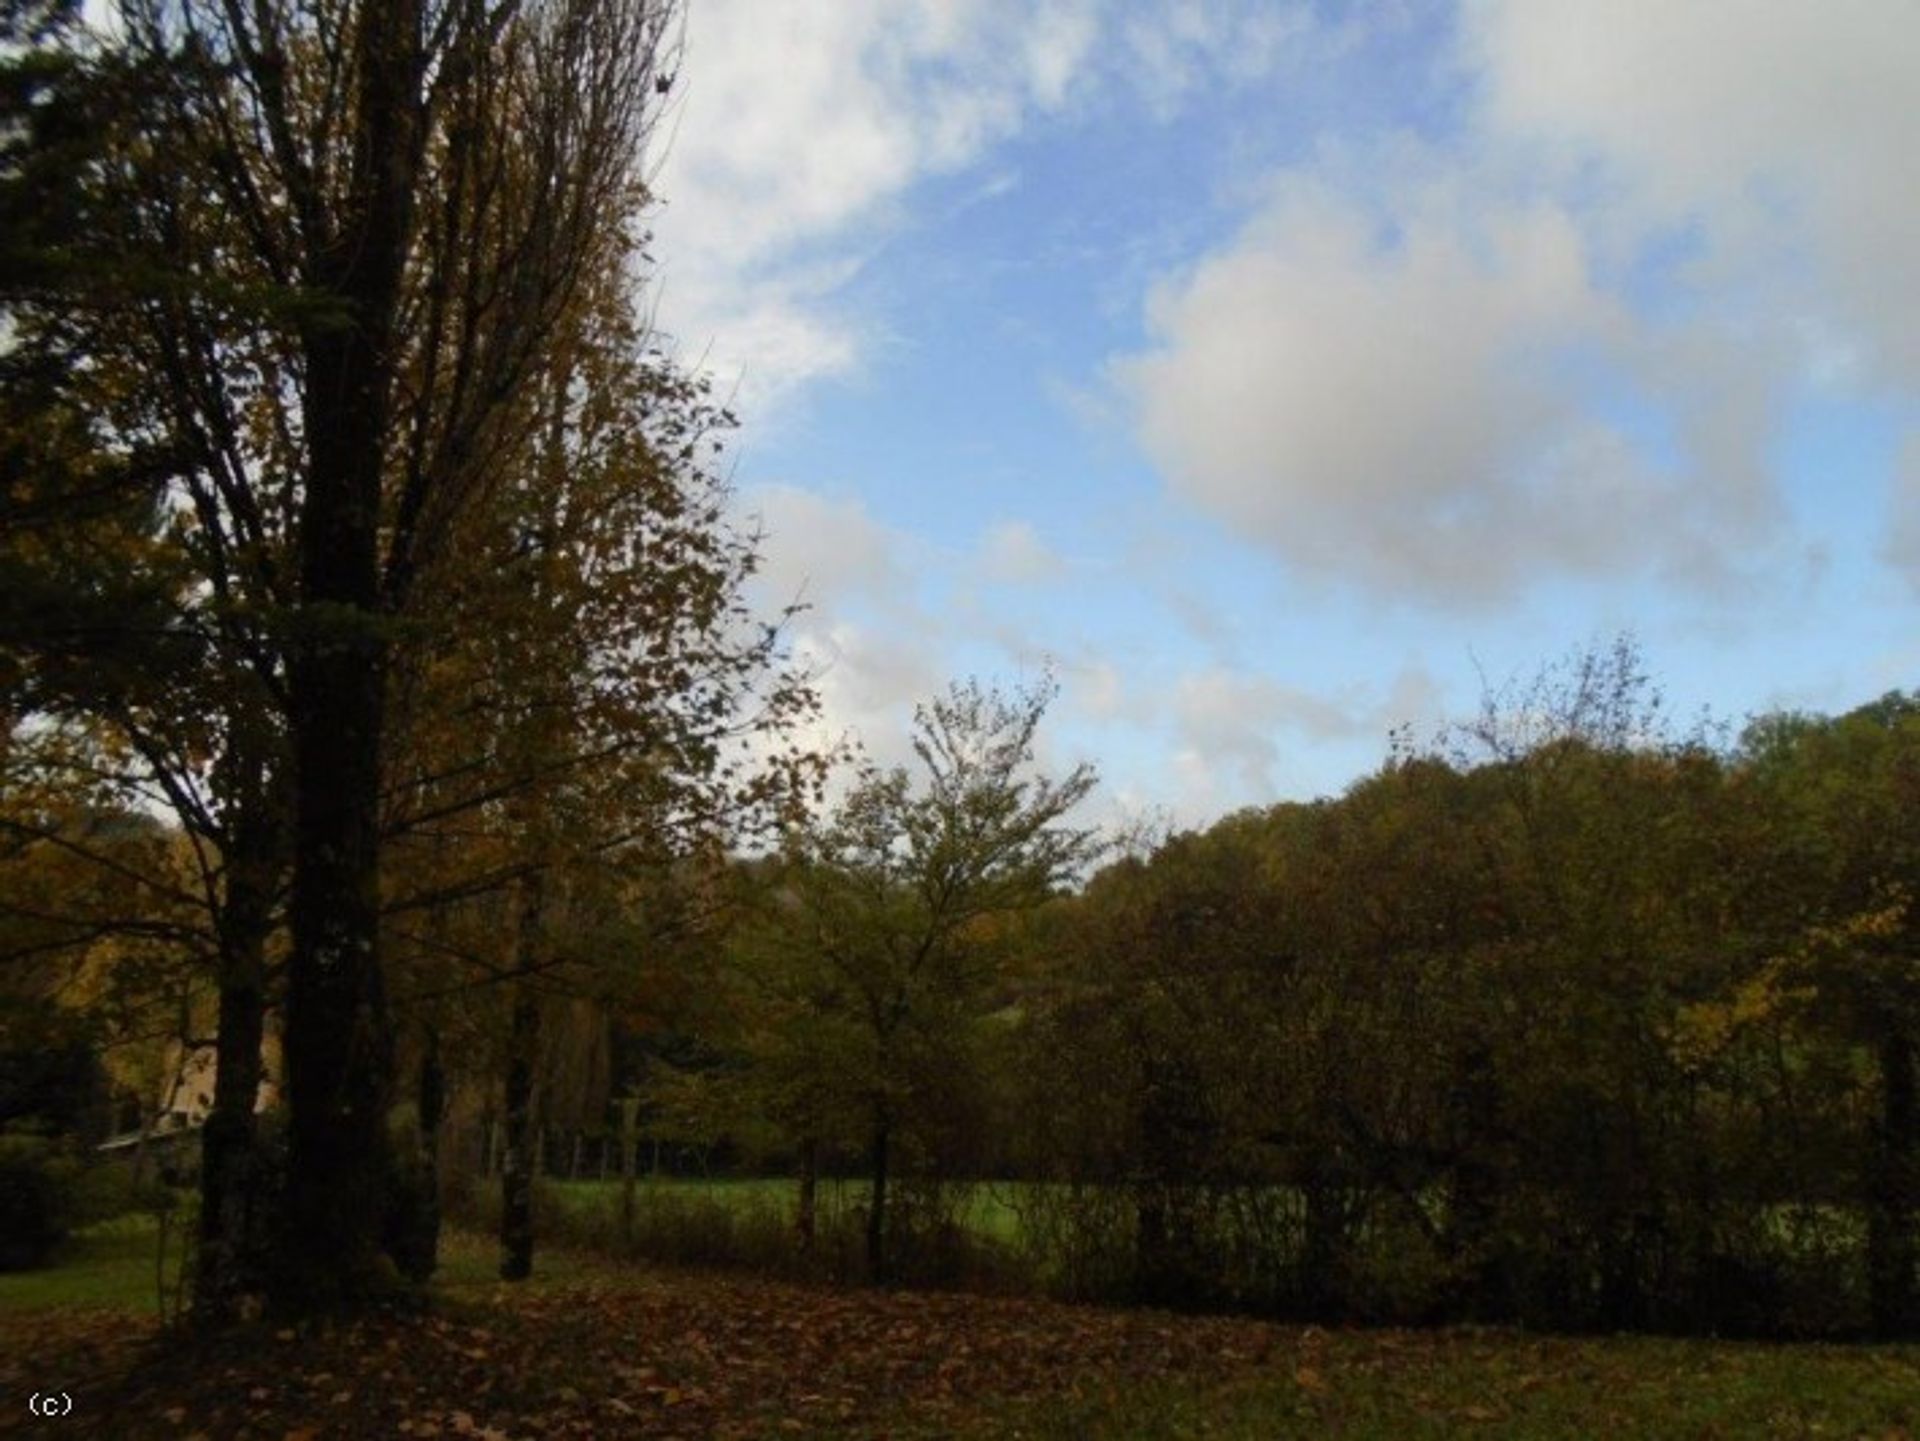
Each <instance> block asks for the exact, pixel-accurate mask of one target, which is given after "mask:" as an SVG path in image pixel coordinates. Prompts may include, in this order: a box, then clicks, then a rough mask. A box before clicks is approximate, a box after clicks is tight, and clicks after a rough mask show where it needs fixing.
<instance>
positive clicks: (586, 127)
mask: <svg viewBox="0 0 1920 1441" xmlns="http://www.w3.org/2000/svg"><path fill="white" fill-rule="evenodd" d="M675 24H676V20H675V15H674V10H673V6H672V5H671V4H670V3H664V0H501V3H494V4H488V3H477V0H337V3H336V0H276V3H271V4H265V5H248V6H240V5H231V4H224V3H214V0H126V3H124V4H120V5H117V6H116V7H114V9H113V11H112V13H111V15H110V16H108V17H106V18H105V19H104V20H103V21H102V22H101V23H100V24H97V25H88V24H85V23H83V21H82V18H81V16H80V7H79V6H78V5H77V4H76V3H70V0H5V4H4V8H3V9H0V25H3V27H4V28H3V30H0V53H4V56H5V58H4V60H3V61H0V68H3V71H4V85H3V86H0V104H4V106H5V115H4V117H3V118H0V145H3V146H4V154H3V155H0V233H4V236H5V241H4V244H5V247H6V254H5V256H4V260H0V307H4V322H3V323H4V327H5V339H4V348H3V349H0V371H3V372H4V374H3V375H0V381H3V382H4V384H3V385H0V469H3V471H4V478H5V493H4V502H3V504H4V509H0V537H3V539H0V607H4V608H3V609H0V771H3V773H0V786H3V787H4V789H3V790H0V833H3V836H4V847H5V853H4V856H3V857H0V861H3V862H4V864H0V956H3V957H4V964H5V965H6V966H7V968H8V972H7V977H6V979H7V981H8V983H9V984H8V989H9V990H10V991H11V992H12V994H13V995H14V996H15V997H16V1002H15V1006H14V1008H13V1011H12V1016H13V1017H14V1018H16V1019H10V1021H9V1024H10V1026H11V1025H16V1024H20V1023H22V1022H23V1021H24V1020H25V1019H26V1018H28V1017H30V1016H31V1014H32V1012H33V1008H34V1007H35V1005H36V1004H37V1003H39V1002H42V1001H44V1000H45V999H46V998H47V997H48V996H50V995H52V994H54V993H55V992H57V991H62V990H64V991H65V992H66V993H67V994H68V996H69V997H70V998H71V997H72V996H75V995H84V996H87V997H89V998H90V1000H91V1002H92V1004H91V1005H90V1006H89V1007H88V1008H87V1015H88V1016H89V1018H90V1020H92V1021H93V1022H94V1023H96V1024H98V1025H100V1026H102V1027H105V1028H107V1030H108V1031H110V1032H112V1033H114V1034H115V1035H117V1036H118V1037H119V1038H121V1039H126V1038H128V1037H130V1036H134V1035H137V1034H138V1032H139V1031H140V1029H141V1028H143V1027H150V1026H153V1025H155V1024H156V1020H155V1016H154V1011H155V1003H156V1002H164V1003H165V1009H166V1011H167V1012H168V1013H167V1014H165V1015H164V1016H163V1017H162V1018H160V1021H159V1022H158V1023H159V1024H162V1025H163V1026H165V1027H170V1028H172V1029H174V1030H176V1031H180V1032H181V1035H180V1039H181V1041H182V1042H183V1043H185V1044H187V1045H188V1046H190V1047H192V1046H206V1047H210V1048H213V1049H215V1050H217V1057H218V1064H217V1068H216V1069H215V1071H214V1081H213V1094H212V1096H211V1114H210V1116H209V1118H208V1121H207V1125H206V1129H205V1145H204V1161H203V1165H202V1169H201V1188H202V1206H201V1212H200V1215H201V1234H200V1251H199V1274H198V1278H197V1287H196V1305H197V1306H198V1307H199V1309H200V1310H201V1311H202V1313H203V1314H204V1315H206V1316H208V1317H209V1318H213V1319H218V1318H220V1317H223V1316H225V1315H228V1314H231V1313H232V1312H233V1311H234V1310H235V1309H237V1308H239V1307H241V1306H243V1305H244V1304H246V1298H248V1297H250V1296H253V1295H255V1294H257V1293H260V1292H263V1291H264V1292H265V1293H266V1294H268V1295H269V1296H270V1298H271V1299H272V1301H273V1302H274V1303H275V1304H276V1305H278V1306H279V1307H281V1308H283V1309H287V1310H304V1309H311V1308H315V1307H326V1306H332V1305H338V1304H353V1303H355V1302H357V1301H360V1300H363V1299H365V1298H367V1297H368V1296H371V1295H376V1294H379V1293H380V1292H382V1291H384V1290H386V1289H388V1288H389V1287H390V1286H391V1285H392V1284H393V1283H394V1262H395V1261H396V1260H397V1261H398V1262H400V1263H401V1264H402V1265H403V1266H405V1267H407V1268H410V1269H413V1270H415V1271H418V1270H419V1269H421V1267H422V1265H423V1264H424V1265H430V1257H431V1244H430V1241H429V1244H427V1245H426V1246H425V1248H424V1253H425V1257H426V1259H425V1261H424V1262H423V1261H422V1258H421V1252H422V1247H421V1246H420V1245H419V1244H417V1243H407V1242H405V1241H404V1240H396V1237H404V1236H405V1235H406V1234H407V1233H408V1231H409V1229H410V1227H409V1225H407V1224H404V1223H403V1222H402V1221H396V1219H395V1218H396V1215H400V1214H402V1213H404V1212H406V1211H407V1210H408V1208H409V1207H408V1203H406V1202H405V1200H404V1198H405V1194H406V1186H405V1184H404V1182H405V1178H406V1177H407V1176H408V1175H409V1174H410V1173H411V1174H419V1173H420V1172H421V1169H422V1167H423V1166H424V1167H428V1168H430V1166H431V1159H432V1157H431V1150H432V1135H433V1131H434V1127H435V1123H436V1119H437V1116H438V1114H439V1112H440V1110H441V1109H442V1104H443V1100H444V1096H445V1093H446V1085H445V1080H444V1075H443V1066H442V1064H441V1059H440V1057H439V1055H438V1052H437V1047H436V1044H435V1038H437V1037H438V1036H439V1035H440V1034H442V1033H443V1031H445V1030H446V1029H447V1027H448V1026H451V1025H457V1024H459V1023H461V1021H462V1019H463V1018H464V1020H465V1022H466V1023H467V1024H468V1025H469V1028H470V1029H472V1030H474V1031H476V1032H484V1033H486V1034H487V1035H489V1036H491V1035H492V1031H493V1029H495V1028H497V1023H496V1019H495V1015H496V1012H498V1011H500V1010H501V1009H503V1008H502V1007H500V1006H497V1005H495V1004H494V1000H495V998H496V997H504V998H505V1005H504V1010H505V1012H506V1013H507V1015H508V1016H509V1017H510V1020H509V1022H508V1024H507V1025H506V1026H505V1034H504V1035H502V1036H501V1037H499V1038H498V1044H497V1045H494V1046H492V1047H491V1048H490V1049H488V1050H487V1051H486V1052H485V1054H487V1055H489V1056H492V1057H497V1059H498V1062H499V1068H500V1070H501V1071H502V1072H503V1073H504V1078H505V1079H504V1085H505V1090H506V1094H507V1106H508V1113H509V1121H510V1126H509V1129H510V1131H511V1132H512V1134H513V1135H514V1136H515V1137H516V1139H515V1141H514V1144H515V1146H516V1147H517V1148H518V1151H519V1153H520V1154H521V1155H524V1151H525V1134H526V1116H525V1109H526V1108H525V1104H524V1098H525V1094H526V1092H527V1089H528V1085H529V1082H528V1075H529V1067H530V1066H531V1064H532V1062H531V1060H530V1059H529V1058H530V1057H532V1056H533V1055H534V1054H535V1053H536V1050H537V1048H538V1047H539V1044H540V1036H539V1021H540V1016H541V1012H542V1002H541V997H542V995H543V993H544V992H547V991H551V990H552V989H553V988H554V987H555V986H557V985H560V984H562V983H563V982H565V981H566V979H567V978H568V977H569V976H570V975H571V976H573V977H576V978H577V977H579V976H581V975H583V974H588V973H591V974H592V975H593V976H594V977H595V979H594V980H593V981H592V982H591V983H592V984H594V985H601V984H603V983H604V984H605V985H609V986H611V985H613V984H615V982H614V981H613V980H611V979H605V978H604V977H603V974H602V972H601V970H600V969H599V968H597V967H596V966H594V965H593V964H592V963H593V962H595V961H596V960H597V959H598V957H597V956H596V955H595V954H594V949H593V947H592V946H591V945H590V944H588V943H587V941H586V939H584V938H587V937H590V936H591V934H592V931H593V927H594V925H595V924H596V918H597V920H598V921H601V922H606V923H608V924H610V923H611V921H610V920H609V918H613V917H631V916H632V915H633V914H634V913H635V907H636V904H637V900H636V898H637V897H639V896H640V895H642V894H643V893H644V894H646V895H648V896H649V897H652V898H653V903H649V904H648V905H646V906H645V907H644V908H643V910H642V911H641V914H643V915H644V916H645V917H647V918H649V919H648V922H647V923H648V924H651V918H652V917H654V916H656V915H658V916H660V917H663V918H664V919H663V920H662V921H661V923H660V924H661V925H663V926H664V925H669V924H671V923H672V921H673V918H674V917H676V916H683V915H684V914H686V913H687V912H688V911H689V910H690V908H692V907H693V906H694V905H695V902H694V901H692V900H689V899H688V898H687V892H688V891H689V888H690V884H691V882H690V880H689V877H690V876H691V875H692V874H693V871H694V867H693V861H694V859H695V858H697V857H700V856H703V855H705V856H712V855H717V854H718V853H719V852H720V851H721V850H722V849H723V848H724V847H725V846H727V845H729V844H733V843H737V842H738V841H739V839H740V838H741V836H742V834H743V833H748V832H751V830H752V829H753V828H754V827H755V826H756V825H763V824H764V825H772V824H774V823H776V822H777V821H778V820H779V819H780V818H781V816H782V815H784V814H785V813H786V812H788V811H789V810H790V809H791V808H792V807H793V806H794V805H795V804H797V803H799V802H800V801H802V800H804V798H805V796H806V794H807V792H808V790H809V788H810V787H811V786H812V785H813V784H814V781H815V779H816V776H817V769H818V767H817V764H816V762H815V759H814V758H813V757H811V756H808V755H806V754H804V753H803V752H801V751H800V750H799V749H798V748H797V747H795V746H794V745H792V744H791V743H790V742H788V741H785V740H783V739H782V738H783V737H786V736H788V735H790V734H791V733H792V727H793V724H794V722H795V721H797V720H798V719H799V718H801V717H802V716H804V715H805V713H806V712H807V710H808V708H809V706H810V705H811V696H810V694H809V692H808V690H807V688H806V686H805V685H804V683H803V682H802V681H801V679H800V678H799V677H797V676H796V675H794V674H792V673H790V672H788V671H786V670H785V669H783V667H782V664H781V662H780V651H779V642H778V634H777V630H776V629H775V628H774V627H769V626H766V625H762V624H758V623H756V622H755V621H754V620H753V619H752V618H751V617H750V616H749V615H747V614H746V612H745V610H744V608H743V603H742V599H741V596H742V590H741V587H742V584H743V582H744V580H745V579H746V577H747V576H748V574H749V573H750V572H751V570H752V567H753V564H754V537H752V536H751V535H745V534H742V533H740V532H738V531H737V530H735V529H733V528H730V527H729V525H728V524H727V522H726V520H725V518H724V513H723V503H724V494H723V487H722V486H721V484H720V482H719V480H718V478H717V474H716V470H715V463H714V457H715V455H716V453H717V452H718V451H719V449H720V446H721V444H722V438H723V436H724V433H725V431H726V430H727V428H728V427H729V426H730V425H731V423H732V418H731V416H730V415H729V414H728V413H727V412H726V411H725V410H724V409H722V408H721V407H719V406H717V405H716V404H715V403H714V402H713V401H712V399H711V398H710V396H709V394H708V392H707V390H706V388H705V387H704V385H703V384H702V383H700V382H698V381H696V380H693V379H690V378H688V377H687V376H686V375H684V374H682V373H681V372H680V371H678V370H677V369H676V368H675V366H674V365H673V364H672V363H671V362H670V360H669V359H668V357H667V356H666V355H665V354H664V353H663V352H662V351H661V350H660V349H659V348H658V347H657V346H655V345H653V344H651V343H650V342H649V339H648V337H647V334H646V329H645V326H644V324H643V322H642V315H641V313H640V311H639V310H638V308H637V298H636V295H637V290H636V286H637V282H638V280H639V278H640V273H641V269H642V267H643V266H644V264H645V259H646V257H645V255H644V251H643V246H644V243H645V239H646V237H645V233H644V230H643V221H644V214H645V208H646V206H647V204H648V203H649V199H650V197H649V195H648V192H647V188H646V185H645V183H644V179H643V172H642V169H641V166H642V162H643V158H644V155H645V151H646V145H647V141H648V138H649V135H650V132H651V130H652V127H653V125H654V123H655V121H656V119H657V117H658V115H659V113H660V107H661V105H662V103H663V97H664V96H665V95H666V94H667V93H668V91H669V88H670V86H671V82H672V78H673V66H674V64H675V63H676V58H675V57H676V51H675V34H676V31H675ZM663 897H664V898H665V899H662V898H663ZM627 923H628V924H632V922H631V921H630V920H629V921H628V922H627ZM562 934H564V935H565V936H567V937H570V938H572V939H571V940H570V941H569V942H568V943H567V944H565V945H562V944H560V943H559V942H558V941H557V940H556V937H558V936H561V935H562ZM503 938H504V939H503ZM630 949H631V948H629V953H630ZM573 984H574V985H575V986H576V988H577V986H578V985H580V984H582V982H580V981H579V980H577V979H576V980H574V981H573ZM476 987H479V988H480V990H481V993H482V994H483V999H479V1000H475V999H473V997H474V996H475V994H476V991H475V988H476ZM209 993H210V994H211V996H212V998H213V999H212V1001H211V1003H210V1004H209V1003H205V1002H201V1001H198V1000H196V997H199V996H204V995H207V994H209ZM21 997H24V998H25V999H24V1001H21V1000H19V999H18V998H21ZM463 1006H464V1007H465V1010H464V1011H462V1010H461V1007H463ZM270 1018H271V1020H272V1022H273V1024H270ZM269 1031H273V1032H275V1033H276V1034H277V1039H278V1048H279V1051H280V1053H281V1055H282V1057H283V1070H284V1082H285V1096H286V1111H285V1116H286V1120H285V1156H284V1161H283V1162H274V1163H273V1164H269V1161H270V1157H269V1148H268V1147H266V1145H265V1143H264V1140H263V1136H262V1134H261V1131H260V1123H259V1120H258V1115H257V1099H258V1097H259V1094H260V1090H261V1083H262V1080H263V1066H264V1064H265V1061H264V1058H265V1057H266V1055H267V1054H268V1053H269V1051H270V1049H271V1046H270V1045H269V1044H268V1033H269ZM12 1040H13V1037H9V1041H10V1042H11V1041H12ZM10 1049H11V1046H10ZM403 1069H405V1070H409V1071H410V1073H411V1074H413V1075H415V1076H416V1077H417V1079H418V1081H419V1085H418V1087H417V1090H418V1096H417V1105H416V1106H415V1108H414V1109H415V1111H416V1119H417V1121H418V1125H417V1126H416V1127H415V1128H414V1130H413V1131H412V1132H411V1133H410V1134H411V1135H412V1137H413V1140H411V1141H410V1142H409V1143H408V1144H409V1146H414V1147H418V1148H419V1149H420V1151H421V1152H423V1153H424V1154H415V1155H405V1154H402V1155H396V1154H394V1143H393V1140H392V1138H391V1135H390V1130H391V1117H390V1111H391V1109H392V1105H393V1103H394V1101H395V1100H396V1099H397V1098H398V1095H399V1092H398V1090H397V1089H396V1087H397V1078H398V1076H399V1075H400V1074H401V1072H402V1070H403ZM516 1096H517V1097H519V1098H520V1099H519V1101H518V1102H516ZM428 1173H429V1174H430V1170H429V1172H428ZM525 1173H526V1166H525V1163H524V1161H520V1162H517V1163H515V1164H513V1165H510V1166H509V1194H510V1196H511V1195H512V1194H513V1192H514V1189H515V1187H516V1184H517V1183H516V1180H515V1178H516V1177H517V1178H521V1181H520V1182H519V1183H518V1190H519V1192H520V1193H521V1194H522V1195H524V1190H525V1187H524V1176H525ZM278 1174H283V1175H284V1177H285V1183H284V1184H279V1183H277V1182H276V1180H275V1177H276V1175H278ZM415 1189H416V1190H418V1189H420V1188H417V1187H416V1188H415ZM427 1189H428V1190H430V1188H427ZM416 1199H417V1198H416ZM522 1208H523V1209H524V1201H523V1202H522ZM510 1209H511V1207H510ZM411 1229H417V1228H411ZM508 1269H509V1270H510V1271H513V1270H515V1269H519V1270H521V1271H524V1262H522V1263H520V1264H519V1265H518V1266H517V1268H516V1266H515V1265H514V1264H511V1263H510V1265H509V1268H508Z"/></svg>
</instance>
